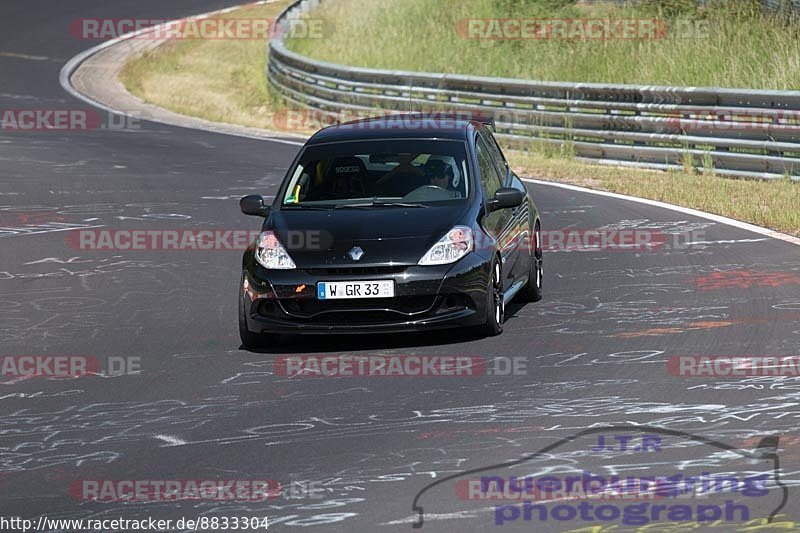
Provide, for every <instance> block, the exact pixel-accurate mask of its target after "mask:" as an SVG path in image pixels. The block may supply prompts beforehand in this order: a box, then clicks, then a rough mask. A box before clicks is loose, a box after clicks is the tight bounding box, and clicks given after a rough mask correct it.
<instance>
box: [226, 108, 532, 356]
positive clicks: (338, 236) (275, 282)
mask: <svg viewBox="0 0 800 533" xmlns="http://www.w3.org/2000/svg"><path fill="white" fill-rule="evenodd" d="M240 206H241V209H242V212H243V213H245V214H247V215H256V216H261V217H264V218H265V220H264V223H263V226H262V231H261V234H260V236H259V238H258V240H257V241H256V242H254V243H253V244H252V245H251V247H250V248H248V249H247V251H246V252H245V253H244V257H243V259H242V270H243V273H242V280H241V287H240V290H239V331H240V334H241V339H242V343H243V344H244V346H245V347H256V346H259V345H264V343H268V342H269V340H270V338H271V337H274V336H276V335H277V334H292V333H317V334H327V333H364V332H366V333H378V332H379V333H384V332H396V331H417V330H429V329H435V328H449V327H476V326H477V327H479V328H480V329H481V330H482V332H483V333H484V334H485V335H497V334H499V333H500V332H501V331H502V327H503V318H504V311H505V304H506V303H507V302H508V301H509V300H510V299H511V298H513V297H514V296H515V295H517V296H519V297H520V298H523V299H524V300H527V301H536V300H539V299H540V298H541V295H542V292H541V291H542V289H541V286H542V248H541V238H540V237H541V224H540V220H539V212H538V210H537V209H536V206H535V204H534V202H533V201H532V200H531V198H530V196H529V195H528V193H527V190H526V188H525V186H524V185H523V183H522V181H520V179H519V178H518V177H517V176H516V175H515V174H514V173H513V172H512V171H511V170H510V168H509V166H508V163H507V162H506V160H505V157H504V156H503V153H502V151H501V150H500V148H499V146H498V144H497V142H496V141H495V139H494V136H493V135H492V132H491V130H490V128H489V127H487V125H486V124H484V123H482V122H480V121H476V120H469V119H459V118H447V117H442V116H440V117H437V118H436V119H430V118H429V117H424V116H415V115H411V114H408V115H392V116H388V117H380V118H373V119H367V120H361V121H355V122H349V123H346V124H340V125H336V126H332V127H329V128H325V129H323V130H320V131H319V132H317V133H316V134H315V135H314V136H312V137H311V138H310V139H309V140H308V142H307V143H306V144H305V146H304V147H303V148H302V150H301V151H300V153H299V154H298V155H297V157H296V159H295V161H294V162H293V164H292V165H291V167H290V169H289V171H288V173H287V175H286V177H285V179H284V181H283V183H282V184H281V186H280V188H279V189H278V191H277V194H276V196H275V199H274V201H273V202H272V205H271V206H267V205H265V203H264V199H263V198H262V197H261V196H258V195H251V196H246V197H244V198H242V200H241V202H240Z"/></svg>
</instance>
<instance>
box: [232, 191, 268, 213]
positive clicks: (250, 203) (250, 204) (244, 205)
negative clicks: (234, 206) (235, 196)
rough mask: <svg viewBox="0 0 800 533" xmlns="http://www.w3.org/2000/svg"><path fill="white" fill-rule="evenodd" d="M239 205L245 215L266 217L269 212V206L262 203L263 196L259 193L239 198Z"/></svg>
mask: <svg viewBox="0 0 800 533" xmlns="http://www.w3.org/2000/svg"><path fill="white" fill-rule="evenodd" d="M239 207H240V208H241V210H242V213H244V214H245V215H252V216H256V217H266V216H267V215H268V214H269V206H266V205H264V197H263V196H261V195H260V194H249V195H247V196H245V197H244V198H242V199H241V200H239Z"/></svg>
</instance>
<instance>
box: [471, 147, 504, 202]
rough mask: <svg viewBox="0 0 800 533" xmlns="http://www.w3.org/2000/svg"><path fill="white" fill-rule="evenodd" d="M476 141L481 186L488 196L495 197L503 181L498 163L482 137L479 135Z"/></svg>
mask: <svg viewBox="0 0 800 533" xmlns="http://www.w3.org/2000/svg"><path fill="white" fill-rule="evenodd" d="M477 141H478V142H476V143H475V148H476V156H477V159H478V172H480V175H481V186H482V187H483V193H484V194H485V195H486V198H493V197H494V193H496V192H497V189H499V188H500V187H501V184H502V181H501V178H500V173H499V172H498V170H497V165H496V163H495V161H494V159H493V158H492V155H491V151H490V149H489V147H488V145H487V144H486V141H485V140H484V139H483V138H482V137H480V136H479V137H478V140H477Z"/></svg>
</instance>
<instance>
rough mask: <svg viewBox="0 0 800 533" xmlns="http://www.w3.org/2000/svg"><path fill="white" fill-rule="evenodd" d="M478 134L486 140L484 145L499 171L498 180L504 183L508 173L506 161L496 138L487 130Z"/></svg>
mask: <svg viewBox="0 0 800 533" xmlns="http://www.w3.org/2000/svg"><path fill="white" fill-rule="evenodd" d="M480 135H481V137H483V139H484V140H485V141H486V147H487V148H488V149H489V152H490V153H491V154H492V158H493V159H494V162H495V165H496V166H497V171H498V172H499V173H500V181H501V182H503V183H505V179H506V174H507V173H508V163H506V158H505V157H503V152H502V151H501V150H500V145H498V144H497V139H495V138H494V136H493V135H492V134H491V133H490V132H489V131H488V130H483V131H482V132H481V134H480Z"/></svg>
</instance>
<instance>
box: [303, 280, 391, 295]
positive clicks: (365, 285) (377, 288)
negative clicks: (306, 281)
mask: <svg viewBox="0 0 800 533" xmlns="http://www.w3.org/2000/svg"><path fill="white" fill-rule="evenodd" d="M392 297H394V281H393V280H391V279H382V280H377V281H321V282H319V283H317V298H318V299H320V300H336V299H342V298H392Z"/></svg>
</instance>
